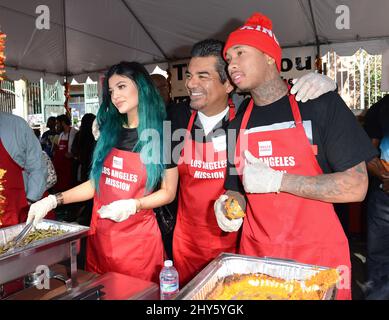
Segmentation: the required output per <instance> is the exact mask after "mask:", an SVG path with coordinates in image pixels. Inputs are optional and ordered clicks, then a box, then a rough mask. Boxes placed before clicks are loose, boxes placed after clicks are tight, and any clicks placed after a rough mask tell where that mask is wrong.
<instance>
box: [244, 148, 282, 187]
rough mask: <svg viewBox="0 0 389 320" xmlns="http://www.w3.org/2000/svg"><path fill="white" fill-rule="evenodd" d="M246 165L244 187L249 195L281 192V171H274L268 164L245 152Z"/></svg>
mask: <svg viewBox="0 0 389 320" xmlns="http://www.w3.org/2000/svg"><path fill="white" fill-rule="evenodd" d="M244 155H245V157H246V163H245V166H244V168H243V187H244V189H245V191H246V192H248V193H270V192H279V191H280V188H281V182H282V176H283V173H282V172H281V171H277V170H273V169H272V168H270V167H269V166H268V165H267V164H266V163H263V162H262V161H260V160H259V159H257V158H255V157H254V156H253V155H252V154H251V153H250V151H248V150H246V151H245V152H244Z"/></svg>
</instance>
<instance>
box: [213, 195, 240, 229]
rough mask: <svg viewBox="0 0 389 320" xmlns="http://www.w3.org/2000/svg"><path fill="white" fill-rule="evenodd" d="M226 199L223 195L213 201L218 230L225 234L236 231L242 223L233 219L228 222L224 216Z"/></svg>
mask: <svg viewBox="0 0 389 320" xmlns="http://www.w3.org/2000/svg"><path fill="white" fill-rule="evenodd" d="M227 199H228V196H227V195H225V194H223V195H221V196H220V197H219V199H217V200H216V201H215V204H214V206H213V208H214V210H215V215H216V221H217V224H218V225H219V228H220V229H222V230H223V231H225V232H235V231H238V230H239V228H240V226H241V225H242V223H243V219H242V218H239V219H233V220H230V219H228V218H227V217H226V216H225V213H226V211H225V210H226V209H225V207H224V206H225V202H226V200H227Z"/></svg>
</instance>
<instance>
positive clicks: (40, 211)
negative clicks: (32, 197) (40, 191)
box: [27, 194, 57, 227]
mask: <svg viewBox="0 0 389 320" xmlns="http://www.w3.org/2000/svg"><path fill="white" fill-rule="evenodd" d="M56 207H57V199H56V198H55V196H54V195H52V194H51V195H49V196H48V197H46V198H43V199H42V200H39V201H37V202H35V203H33V204H32V205H31V206H30V210H29V211H28V216H27V224H28V223H30V222H31V221H32V224H33V225H34V227H36V225H37V224H38V223H39V222H40V221H42V219H43V218H44V217H45V216H46V215H47V213H48V212H49V211H51V210H53V209H55V208H56Z"/></svg>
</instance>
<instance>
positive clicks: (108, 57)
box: [0, 0, 389, 82]
mask: <svg viewBox="0 0 389 320" xmlns="http://www.w3.org/2000/svg"><path fill="white" fill-rule="evenodd" d="M39 5H46V6H47V8H48V9H49V13H50V29H49V30H45V29H38V28H36V21H37V18H38V20H39V17H40V16H41V12H38V13H36V9H37V7H38V6H39ZM340 5H346V6H347V7H348V8H349V10H350V28H349V29H341V30H339V29H338V28H337V27H336V21H337V19H338V18H339V16H340V15H341V13H337V8H338V7H339V6H340ZM255 11H259V12H263V13H264V14H266V15H268V16H269V17H270V18H271V19H272V20H273V26H274V27H273V29H274V32H275V34H276V36H277V38H278V40H279V42H280V44H281V46H282V47H283V48H291V47H301V46H309V45H310V46H315V47H316V45H317V44H320V50H321V53H322V54H323V53H325V52H326V51H327V50H330V49H335V50H336V51H337V52H338V53H339V54H343V55H351V54H353V53H354V52H355V51H356V50H357V49H358V48H360V47H363V48H365V49H366V50H367V51H368V52H369V53H372V54H373V53H382V52H383V51H384V50H385V49H387V48H389V25H388V23H387V14H388V12H389V1H387V0H352V1H351V0H321V1H319V0H272V1H268V0H266V1H265V0H196V1H193V0H0V30H1V31H2V32H5V33H6V34H7V41H6V56H7V60H6V66H7V76H8V77H9V78H11V79H19V78H21V77H23V78H27V79H30V80H37V79H39V78H40V77H44V78H45V80H46V81H49V82H51V81H53V80H56V79H61V80H63V76H64V75H68V76H69V77H70V78H75V79H76V80H77V81H83V80H85V79H86V77H87V76H90V77H91V78H92V79H95V80H96V79H97V75H98V73H99V72H101V71H103V70H105V69H106V68H107V66H109V65H112V64H114V63H117V62H119V61H121V60H136V61H139V62H141V63H143V64H155V63H157V62H168V61H174V60H179V59H183V58H187V57H188V56H189V54H190V48H191V46H192V45H193V44H194V43H195V42H197V41H199V40H202V39H206V38H216V39H220V40H225V39H226V37H227V35H228V34H229V32H231V31H232V30H234V29H235V28H236V27H238V26H240V25H242V24H243V22H244V21H245V20H246V19H247V18H248V17H249V16H250V15H251V14H252V13H253V12H255ZM150 68H152V69H153V66H150Z"/></svg>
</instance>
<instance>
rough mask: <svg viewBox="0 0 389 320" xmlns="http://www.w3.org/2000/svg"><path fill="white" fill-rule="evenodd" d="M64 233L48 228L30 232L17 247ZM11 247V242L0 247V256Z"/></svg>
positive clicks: (63, 231)
mask: <svg viewBox="0 0 389 320" xmlns="http://www.w3.org/2000/svg"><path fill="white" fill-rule="evenodd" d="M64 233H66V231H65V230H61V229H55V228H52V227H50V228H49V229H36V230H34V231H31V232H30V233H29V234H28V235H27V236H26V237H25V238H24V239H23V241H21V242H20V243H19V244H18V245H17V247H24V246H26V245H28V244H29V243H31V242H34V241H38V240H42V239H46V238H51V237H55V236H60V235H62V234H64ZM12 246H13V241H12V240H11V241H9V242H7V243H6V244H5V245H3V246H0V255H1V254H3V253H5V252H7V251H8V250H9V249H10V248H11V247H12Z"/></svg>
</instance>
